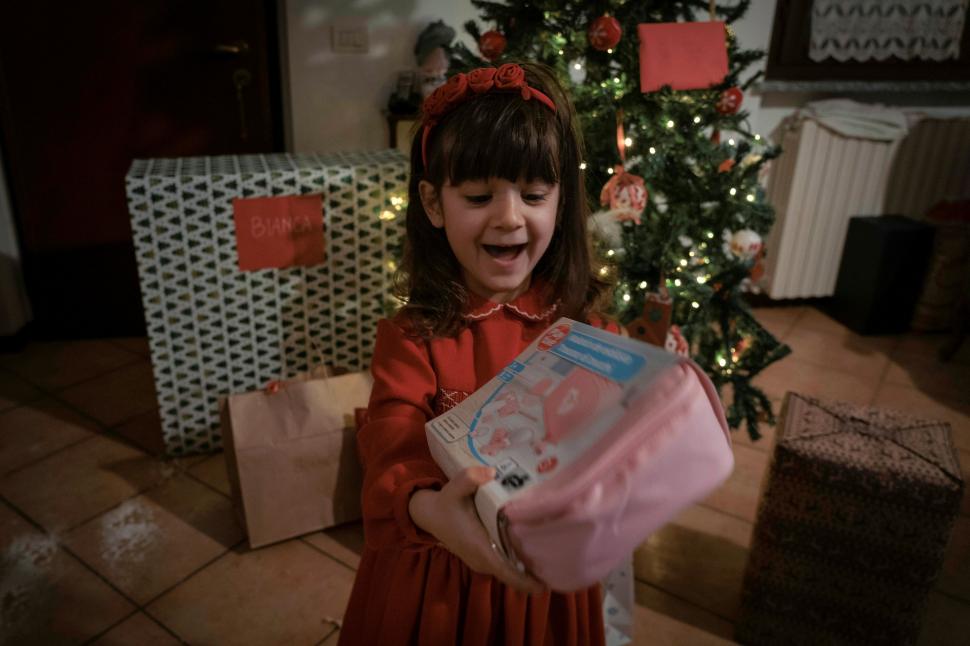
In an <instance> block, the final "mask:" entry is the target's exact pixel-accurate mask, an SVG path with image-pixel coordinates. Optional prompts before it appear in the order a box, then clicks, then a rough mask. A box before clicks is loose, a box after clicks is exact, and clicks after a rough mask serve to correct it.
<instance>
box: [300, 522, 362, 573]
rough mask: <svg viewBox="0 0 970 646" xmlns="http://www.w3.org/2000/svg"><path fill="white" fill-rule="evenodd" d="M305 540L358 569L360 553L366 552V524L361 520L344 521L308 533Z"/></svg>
mask: <svg viewBox="0 0 970 646" xmlns="http://www.w3.org/2000/svg"><path fill="white" fill-rule="evenodd" d="M303 540H305V541H306V542H307V543H310V544H311V545H313V546H314V547H316V548H317V549H319V550H321V551H323V552H326V553H327V554H329V555H330V556H332V557H333V558H335V559H337V560H338V561H340V562H341V563H343V564H344V565H346V566H347V567H350V568H353V569H355V570H356V569H357V568H358V567H359V566H360V555H361V554H363V553H364V524H363V523H362V522H360V521H356V522H353V523H344V524H343V525H338V526H337V527H331V528H330V529H325V530H323V531H322V532H314V533H313V534H308V535H307V536H304V537H303Z"/></svg>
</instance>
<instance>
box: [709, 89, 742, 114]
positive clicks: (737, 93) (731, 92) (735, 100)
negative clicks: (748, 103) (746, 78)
mask: <svg viewBox="0 0 970 646" xmlns="http://www.w3.org/2000/svg"><path fill="white" fill-rule="evenodd" d="M743 97H744V95H743V94H742V93H741V89H740V88H738V87H729V88H728V89H726V90H724V91H723V92H721V98H720V99H718V101H717V105H715V106H714V108H715V109H716V110H717V111H718V112H720V113H721V114H734V113H735V112H737V111H738V110H740V109H741V99H742V98H743Z"/></svg>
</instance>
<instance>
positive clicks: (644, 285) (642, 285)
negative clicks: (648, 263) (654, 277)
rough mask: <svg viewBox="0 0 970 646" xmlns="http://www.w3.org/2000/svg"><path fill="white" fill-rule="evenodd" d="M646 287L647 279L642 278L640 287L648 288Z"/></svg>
mask: <svg viewBox="0 0 970 646" xmlns="http://www.w3.org/2000/svg"><path fill="white" fill-rule="evenodd" d="M646 288H647V281H645V280H641V281H640V289H646Z"/></svg>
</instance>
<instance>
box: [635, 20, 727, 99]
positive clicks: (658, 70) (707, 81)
mask: <svg viewBox="0 0 970 646" xmlns="http://www.w3.org/2000/svg"><path fill="white" fill-rule="evenodd" d="M637 32H638V33H639V36H640V91H641V92H653V91H655V90H659V89H660V88H661V87H663V86H664V85H669V86H670V87H671V88H673V89H674V90H696V89H703V88H707V87H710V86H711V85H715V84H717V83H721V82H722V81H724V77H725V76H726V75H727V73H728V59H727V40H726V39H725V35H724V23H723V22H668V23H646V24H642V25H637Z"/></svg>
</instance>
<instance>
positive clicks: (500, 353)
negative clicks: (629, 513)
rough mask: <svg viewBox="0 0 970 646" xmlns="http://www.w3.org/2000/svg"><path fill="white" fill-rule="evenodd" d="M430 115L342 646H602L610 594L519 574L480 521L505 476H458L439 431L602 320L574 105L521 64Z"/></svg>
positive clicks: (415, 170) (463, 90)
mask: <svg viewBox="0 0 970 646" xmlns="http://www.w3.org/2000/svg"><path fill="white" fill-rule="evenodd" d="M424 113H425V116H424V122H423V124H422V128H421V130H420V131H419V132H418V133H417V135H416V136H415V139H414V143H413V145H412V152H411V182H410V190H409V193H410V202H409V204H408V211H407V243H406V245H405V257H404V267H403V269H404V276H405V281H404V282H405V284H404V285H403V291H404V292H405V294H406V296H407V306H406V307H405V308H403V309H402V310H401V312H399V313H398V314H397V315H396V316H395V317H394V319H393V320H390V321H388V320H384V321H381V322H380V323H379V325H378V331H377V340H376V345H375V348H374V359H373V364H372V368H371V370H372V372H373V375H374V391H373V394H372V396H371V400H370V407H369V411H368V413H369V415H368V416H369V422H368V424H366V425H365V426H364V427H363V428H362V429H361V431H360V433H359V435H358V447H359V453H360V458H361V460H362V462H363V464H364V490H363V513H364V536H365V543H366V545H365V549H364V553H363V555H362V557H361V563H360V567H359V569H358V572H357V580H356V582H355V584H354V589H353V592H352V593H351V597H350V603H349V606H348V608H347V612H346V614H345V618H344V625H343V629H342V631H341V635H340V644H344V645H351V644H353V645H357V644H361V645H381V646H389V645H395V644H422V645H423V644H428V645H430V646H439V645H440V646H449V645H451V644H465V645H467V644H482V645H485V644H502V645H506V646H515V645H519V644H522V645H525V644H544V645H549V646H551V645H556V646H559V645H567V644H574V645H583V646H585V645H587V644H593V645H596V644H602V643H603V639H604V637H603V619H602V609H601V597H600V589H599V586H594V587H592V588H589V589H586V590H582V591H579V592H575V593H570V594H560V593H555V592H551V591H549V590H548V589H546V588H545V586H543V584H542V583H541V582H539V581H538V580H536V579H535V578H533V577H532V576H530V575H529V574H528V573H521V572H519V571H518V570H516V569H515V568H514V567H512V566H511V565H509V564H508V563H507V562H506V561H505V560H504V559H503V558H502V557H501V556H500V555H499V554H498V552H497V551H496V549H495V546H494V545H493V544H492V543H491V542H490V540H489V537H488V534H487V533H486V530H485V528H484V526H483V525H482V523H481V521H480V520H479V518H478V516H477V514H476V512H475V506H474V494H475V491H476V490H477V488H478V487H479V486H480V485H482V484H484V483H486V482H488V481H489V480H490V479H491V478H493V477H494V472H493V470H492V469H490V468H487V467H476V468H469V469H467V470H465V471H463V472H462V473H460V474H459V475H458V476H457V477H455V478H453V479H452V480H450V481H448V480H447V479H446V478H445V476H444V474H443V473H442V471H441V470H440V469H439V468H438V466H437V465H436V464H435V462H434V460H432V458H431V454H430V452H429V449H428V444H427V439H426V437H425V431H424V425H425V422H427V421H428V420H429V419H431V418H432V417H435V416H436V415H439V414H441V413H442V412H444V411H445V410H447V409H448V408H450V407H452V406H454V405H455V404H457V403H458V402H460V401H461V400H462V399H464V398H465V397H466V396H467V395H468V394H469V393H471V392H473V391H475V390H476V389H478V388H479V387H480V386H482V385H484V384H485V382H487V381H488V380H489V379H491V378H492V377H493V376H495V375H496V374H497V373H498V372H499V371H500V370H501V369H502V368H503V367H505V366H506V365H507V364H508V363H509V362H510V361H511V360H512V359H514V358H515V357H516V355H518V354H519V353H520V352H521V351H522V350H523V349H525V346H526V345H528V344H529V343H530V342H531V341H532V340H533V339H535V338H536V337H537V336H538V335H539V334H540V333H541V332H543V331H544V330H545V329H546V328H547V327H548V325H549V324H550V323H551V322H552V321H553V320H554V319H555V318H556V317H559V316H568V317H570V318H573V319H577V320H581V321H588V322H592V323H593V324H599V325H603V320H602V319H601V318H599V317H598V316H597V315H596V306H597V303H598V302H599V300H600V298H601V296H602V294H603V293H604V292H605V289H606V284H605V283H604V282H602V281H600V280H599V279H597V278H596V276H595V275H594V273H593V271H592V270H591V263H590V254H589V248H588V242H587V237H586V217H587V208H588V206H587V201H586V193H585V190H584V185H583V177H582V173H581V171H580V163H581V162H582V160H583V157H582V144H581V141H580V138H579V130H578V127H577V124H576V119H575V113H574V111H573V107H572V105H571V103H570V101H569V99H568V98H567V97H566V95H565V93H564V92H563V90H562V88H561V87H560V85H559V84H558V82H557V81H556V79H555V77H554V76H553V75H552V73H551V71H550V70H548V69H547V68H544V67H541V66H537V65H530V64H523V65H522V66H519V65H514V64H507V65H503V66H502V67H500V68H498V69H497V70H496V69H494V68H482V69H478V70H474V71H473V72H471V73H470V74H468V75H464V74H457V75H455V76H453V77H452V78H450V79H449V80H448V82H447V83H446V84H445V85H444V86H442V87H441V88H439V89H438V90H436V91H435V93H434V94H432V95H431V96H429V97H428V99H427V101H426V102H425V105H424Z"/></svg>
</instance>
